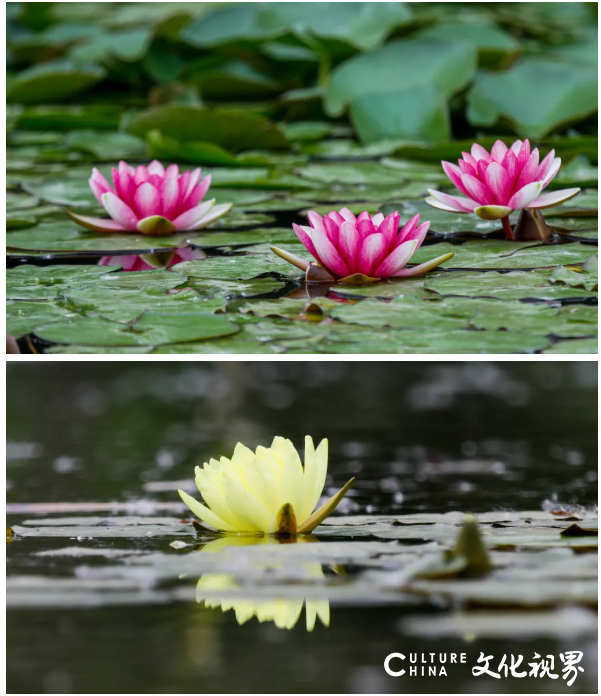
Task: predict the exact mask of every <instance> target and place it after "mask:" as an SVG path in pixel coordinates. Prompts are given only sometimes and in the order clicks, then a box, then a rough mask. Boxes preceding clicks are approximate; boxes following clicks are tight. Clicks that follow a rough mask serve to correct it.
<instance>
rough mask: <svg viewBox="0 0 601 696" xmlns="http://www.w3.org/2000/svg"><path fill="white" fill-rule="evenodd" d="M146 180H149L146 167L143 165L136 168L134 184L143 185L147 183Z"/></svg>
mask: <svg viewBox="0 0 601 696" xmlns="http://www.w3.org/2000/svg"><path fill="white" fill-rule="evenodd" d="M148 179H150V174H149V173H148V169H146V167H145V166H144V165H143V164H141V165H139V166H138V167H136V171H135V174H134V180H135V182H136V184H137V185H138V186H139V185H140V184H143V183H144V182H145V181H148Z"/></svg>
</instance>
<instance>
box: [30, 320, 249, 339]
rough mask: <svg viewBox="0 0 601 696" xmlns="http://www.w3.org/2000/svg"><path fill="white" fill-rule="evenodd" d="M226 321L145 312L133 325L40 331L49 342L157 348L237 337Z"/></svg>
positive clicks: (94, 323)
mask: <svg viewBox="0 0 601 696" xmlns="http://www.w3.org/2000/svg"><path fill="white" fill-rule="evenodd" d="M236 331H238V328H237V327H236V326H235V325H234V324H232V323H230V322H229V321H228V320H227V319H226V318H224V317H220V316H214V315H212V314H202V313H199V312H179V313H168V314H159V313H153V312H144V313H143V314H142V315H141V317H140V318H139V319H137V320H136V321H135V322H133V324H131V325H127V324H121V323H119V322H114V321H108V320H106V319H103V318H101V317H86V318H81V319H75V320H73V321H69V322H56V323H55V324H53V325H47V326H45V327H42V328H41V329H38V330H37V331H36V334H37V335H38V336H39V337H40V338H43V339H45V340H47V341H53V342H55V343H67V344H73V345H82V346H125V347H127V346H145V345H146V346H157V345H163V344H166V343H180V342H182V341H200V340H206V339H209V338H216V337H219V336H227V335H229V334H233V333H236Z"/></svg>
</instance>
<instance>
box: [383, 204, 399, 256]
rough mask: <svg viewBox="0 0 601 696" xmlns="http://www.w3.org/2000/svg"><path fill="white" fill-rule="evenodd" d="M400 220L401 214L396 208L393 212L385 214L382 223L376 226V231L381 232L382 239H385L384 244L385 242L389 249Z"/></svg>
mask: <svg viewBox="0 0 601 696" xmlns="http://www.w3.org/2000/svg"><path fill="white" fill-rule="evenodd" d="M400 221H401V215H400V213H399V212H398V211H397V210H395V211H394V212H393V213H390V215H387V216H386V217H385V218H384V221H383V222H382V224H381V225H380V226H379V227H378V232H379V233H380V234H383V235H384V239H385V240H386V244H385V248H386V249H390V246H391V244H392V243H393V240H394V239H395V237H396V236H397V232H398V230H399V222H400Z"/></svg>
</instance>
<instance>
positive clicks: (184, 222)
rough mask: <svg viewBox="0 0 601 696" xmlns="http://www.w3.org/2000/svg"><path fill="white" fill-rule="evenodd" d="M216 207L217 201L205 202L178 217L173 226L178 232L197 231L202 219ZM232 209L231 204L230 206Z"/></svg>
mask: <svg viewBox="0 0 601 696" xmlns="http://www.w3.org/2000/svg"><path fill="white" fill-rule="evenodd" d="M214 205H215V199H214V198H212V199H211V200H208V201H205V202H204V203H201V204H200V205H197V206H196V208H190V209H189V210H186V212H185V213H182V214H181V215H178V217H176V218H175V220H173V224H174V225H175V226H176V227H177V229H178V230H181V231H182V232H184V231H189V230H193V229H196V225H197V224H198V223H199V222H200V221H201V220H202V218H203V217H204V216H205V215H206V214H207V213H208V212H209V210H210V209H211V208H212V207H213V206H214ZM230 207H231V204H230Z"/></svg>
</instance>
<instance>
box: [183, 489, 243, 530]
mask: <svg viewBox="0 0 601 696" xmlns="http://www.w3.org/2000/svg"><path fill="white" fill-rule="evenodd" d="M177 492H178V493H179V497H180V498H181V499H182V500H183V501H184V503H186V505H187V506H188V507H189V508H190V510H192V512H193V513H194V514H195V515H196V516H197V517H199V518H200V519H201V520H202V521H203V522H206V523H207V524H208V525H209V526H210V527H213V529H217V530H219V531H223V532H235V531H237V530H236V529H235V528H234V527H232V526H231V525H229V524H228V523H227V522H224V520H222V519H221V517H219V516H218V515H216V514H215V513H214V512H213V511H212V510H209V508H208V507H205V506H204V505H203V504H202V503H199V502H198V500H196V499H195V498H193V497H192V496H191V495H188V494H187V493H185V492H184V491H182V490H178V491H177Z"/></svg>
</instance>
